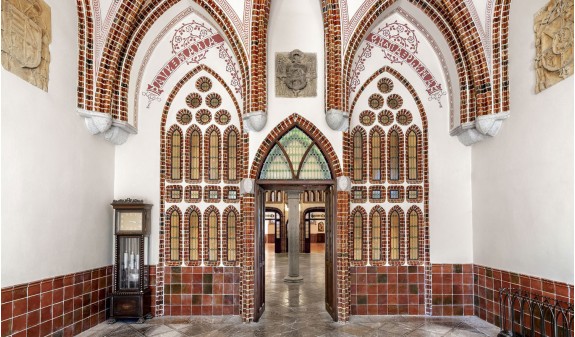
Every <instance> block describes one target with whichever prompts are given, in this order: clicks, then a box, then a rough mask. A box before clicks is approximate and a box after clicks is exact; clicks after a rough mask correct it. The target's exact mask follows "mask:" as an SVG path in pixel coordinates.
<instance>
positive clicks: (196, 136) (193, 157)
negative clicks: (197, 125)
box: [190, 130, 200, 180]
mask: <svg viewBox="0 0 575 337" xmlns="http://www.w3.org/2000/svg"><path fill="white" fill-rule="evenodd" d="M190 179H192V180H200V132H199V131H198V130H194V131H192V134H191V135H190Z"/></svg>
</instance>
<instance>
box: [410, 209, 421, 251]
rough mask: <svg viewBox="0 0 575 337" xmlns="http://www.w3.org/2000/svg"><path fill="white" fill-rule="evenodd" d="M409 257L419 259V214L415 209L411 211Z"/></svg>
mask: <svg viewBox="0 0 575 337" xmlns="http://www.w3.org/2000/svg"><path fill="white" fill-rule="evenodd" d="M409 259H410V260H418V259H419V214H418V213H417V211H415V210H412V211H411V213H409Z"/></svg>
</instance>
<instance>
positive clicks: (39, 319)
mask: <svg viewBox="0 0 575 337" xmlns="http://www.w3.org/2000/svg"><path fill="white" fill-rule="evenodd" d="M111 291H112V267H111V266H107V267H102V268H98V269H92V270H87V271H83V272H79V273H75V274H68V275H64V276H57V277H53V278H48V279H44V280H41V281H37V282H32V283H26V284H19V285H16V286H12V287H6V288H2V337H4V336H15V337H20V336H22V337H24V336H27V337H38V336H49V335H51V334H53V333H54V335H56V336H73V335H76V334H79V333H80V332H82V331H84V330H87V329H89V328H91V327H93V326H95V325H97V324H98V323H101V322H103V321H104V320H105V319H106V306H107V305H108V303H107V302H108V296H109V294H110V293H111Z"/></svg>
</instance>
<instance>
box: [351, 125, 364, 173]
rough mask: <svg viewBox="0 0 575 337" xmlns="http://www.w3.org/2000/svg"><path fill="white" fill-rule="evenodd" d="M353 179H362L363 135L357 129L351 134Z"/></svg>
mask: <svg viewBox="0 0 575 337" xmlns="http://www.w3.org/2000/svg"><path fill="white" fill-rule="evenodd" d="M353 180H356V181H361V180H363V135H362V134H361V132H359V131H356V132H355V134H354V135H353Z"/></svg>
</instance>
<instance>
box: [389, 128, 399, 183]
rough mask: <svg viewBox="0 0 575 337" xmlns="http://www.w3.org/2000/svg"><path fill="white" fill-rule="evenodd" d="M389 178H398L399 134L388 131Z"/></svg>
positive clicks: (394, 131)
mask: <svg viewBox="0 0 575 337" xmlns="http://www.w3.org/2000/svg"><path fill="white" fill-rule="evenodd" d="M389 180H399V134H398V133H397V131H396V130H393V131H391V132H390V133H389Z"/></svg>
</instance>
